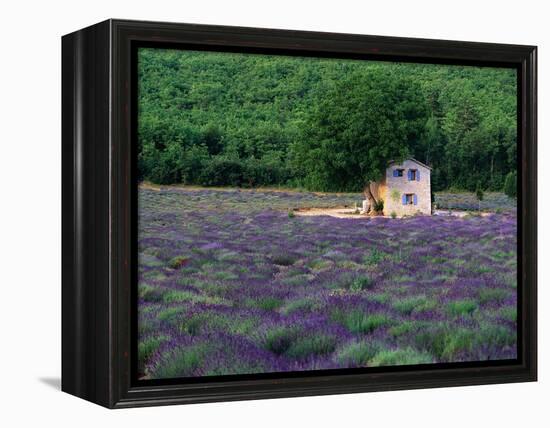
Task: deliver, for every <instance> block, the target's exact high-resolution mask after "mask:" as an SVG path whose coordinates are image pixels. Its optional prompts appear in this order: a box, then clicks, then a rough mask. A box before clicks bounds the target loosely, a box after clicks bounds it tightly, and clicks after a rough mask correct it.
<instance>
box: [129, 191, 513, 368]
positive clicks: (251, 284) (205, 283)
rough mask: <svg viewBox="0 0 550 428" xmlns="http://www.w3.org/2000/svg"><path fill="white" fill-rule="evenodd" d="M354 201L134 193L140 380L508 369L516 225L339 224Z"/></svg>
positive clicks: (444, 220) (432, 220) (471, 221)
mask: <svg viewBox="0 0 550 428" xmlns="http://www.w3.org/2000/svg"><path fill="white" fill-rule="evenodd" d="M359 198H360V195H318V194H312V193H298V192H275V191H272V192H269V191H238V190H233V191H229V190H228V191H220V190H204V189H194V190H190V189H183V188H179V189H178V188H167V189H163V190H160V191H156V190H151V189H145V188H141V189H140V191H139V211H140V218H139V228H140V230H139V285H138V287H139V304H138V305H139V306H138V308H139V311H138V312H139V340H138V342H139V371H140V376H141V377H142V378H170V377H187V376H208V375H224V374H243V373H257V372H278V371H294V370H311V369H329V368H342V367H359V366H379V365H382V366H383V365H401V364H424V363H434V362H455V361H478V360H487V359H505V358H515V356H516V305H517V299H516V269H517V266H516V263H517V260H516V215H515V213H514V211H505V213H504V214H494V215H492V216H489V217H479V216H471V217H466V218H456V217H422V216H419V217H410V218H404V219H390V218H369V219H360V220H357V219H338V218H333V217H328V216H327V217H324V216H323V217H292V216H289V214H288V212H289V210H291V209H293V208H298V207H314V206H317V207H328V206H343V205H353V203H354V202H355V201H356V200H357V199H359Z"/></svg>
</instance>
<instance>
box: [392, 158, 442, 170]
mask: <svg viewBox="0 0 550 428" xmlns="http://www.w3.org/2000/svg"><path fill="white" fill-rule="evenodd" d="M406 160H410V161H413V162H414V163H417V164H418V165H420V166H423V167H424V168H428V169H429V170H430V171H431V170H432V167H431V166H428V165H426V164H425V163H422V162H420V161H418V160H416V159H415V158H407V159H404V160H403V162H404V161H406ZM394 163H397V161H390V162H389V163H388V166H390V165H393V164H394Z"/></svg>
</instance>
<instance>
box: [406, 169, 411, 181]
mask: <svg viewBox="0 0 550 428" xmlns="http://www.w3.org/2000/svg"><path fill="white" fill-rule="evenodd" d="M411 176H412V173H411V170H410V169H409V170H408V171H407V178H408V180H409V181H411Z"/></svg>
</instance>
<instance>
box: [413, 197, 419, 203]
mask: <svg viewBox="0 0 550 428" xmlns="http://www.w3.org/2000/svg"><path fill="white" fill-rule="evenodd" d="M413 202H414V204H415V205H416V203H417V202H418V198H417V197H416V195H413Z"/></svg>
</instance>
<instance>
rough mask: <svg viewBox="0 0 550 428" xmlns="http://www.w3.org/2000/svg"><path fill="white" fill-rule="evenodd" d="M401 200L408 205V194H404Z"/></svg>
mask: <svg viewBox="0 0 550 428" xmlns="http://www.w3.org/2000/svg"><path fill="white" fill-rule="evenodd" d="M401 200H402V201H403V205H407V195H403V197H402V198H401Z"/></svg>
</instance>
